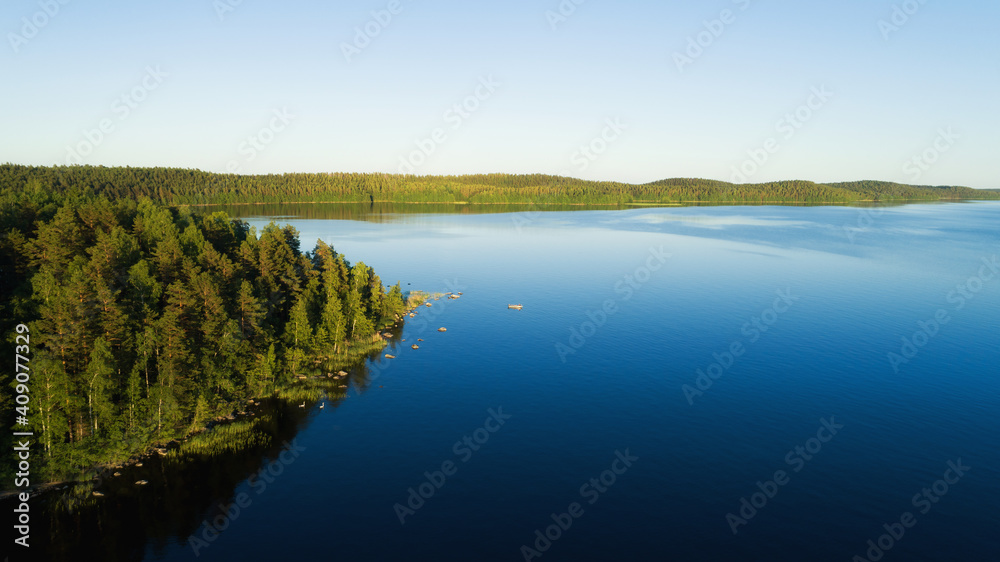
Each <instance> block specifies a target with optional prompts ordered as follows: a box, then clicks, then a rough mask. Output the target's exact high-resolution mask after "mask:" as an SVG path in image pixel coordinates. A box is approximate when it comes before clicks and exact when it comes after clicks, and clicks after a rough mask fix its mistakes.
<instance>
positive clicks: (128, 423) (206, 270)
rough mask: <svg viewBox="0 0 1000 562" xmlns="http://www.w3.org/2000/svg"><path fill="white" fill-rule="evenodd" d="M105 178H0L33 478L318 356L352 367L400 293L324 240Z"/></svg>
mask: <svg viewBox="0 0 1000 562" xmlns="http://www.w3.org/2000/svg"><path fill="white" fill-rule="evenodd" d="M102 191H103V194H94V193H93V191H91V190H89V189H83V190H79V189H76V188H68V189H63V190H47V189H27V190H25V189H11V188H5V189H3V190H0V203H2V205H0V232H2V238H0V307H2V310H0V312H2V314H0V317H2V325H0V329H2V330H3V333H4V334H5V335H6V337H5V341H8V343H9V344H10V346H9V348H8V351H9V352H11V354H13V352H14V345H15V342H14V337H15V334H16V331H15V326H17V325H19V324H24V325H25V326H27V327H28V328H29V330H30V332H29V336H30V354H29V359H30V362H29V363H27V364H26V365H27V366H28V368H29V371H27V372H28V373H29V374H30V381H29V383H28V387H29V388H30V391H29V395H30V402H29V404H28V408H29V410H28V414H29V415H28V417H29V419H30V425H29V426H28V427H23V426H16V429H15V431H31V432H33V433H34V441H33V443H34V445H33V449H32V465H31V469H32V471H31V472H32V477H31V483H32V484H35V483H39V482H43V481H51V480H56V479H63V478H72V477H73V476H75V475H77V474H80V473H82V472H85V471H86V470H88V469H91V468H93V467H94V466H96V465H100V464H102V463H112V462H121V461H123V460H126V459H128V458H130V457H132V456H134V455H136V454H138V453H140V452H142V451H143V450H144V449H146V448H148V447H149V446H150V445H151V444H153V443H165V442H168V441H170V440H171V439H174V438H177V437H181V436H184V435H186V434H188V433H190V432H192V431H195V430H197V429H198V428H199V427H201V426H203V424H205V423H206V422H208V421H209V420H212V419H213V418H217V417H219V416H226V415H229V414H231V413H232V412H233V411H235V410H238V409H239V408H240V407H241V405H243V404H245V403H246V401H247V400H248V399H251V398H254V397H258V398H260V397H269V396H274V395H276V394H277V393H280V392H281V390H282V389H283V388H286V387H290V386H292V385H293V384H297V383H298V378H299V376H298V375H300V374H302V373H306V374H313V373H314V372H315V371H316V370H317V369H319V368H320V366H319V365H318V364H319V363H320V362H321V361H324V363H323V365H322V367H325V368H336V367H330V365H331V364H336V365H345V366H346V365H349V364H350V362H351V361H357V360H358V358H359V357H363V356H364V355H365V354H367V353H369V352H371V351H372V350H377V349H381V346H383V345H384V341H383V339H382V336H381V335H380V334H379V331H380V330H381V329H382V328H383V327H386V326H389V325H393V324H395V323H397V322H398V321H399V320H400V319H401V318H402V315H403V314H404V312H405V310H406V308H407V306H408V304H407V302H406V297H405V296H404V294H403V292H402V290H401V288H400V285H399V283H398V282H397V283H396V284H395V285H393V286H391V287H386V286H385V285H383V282H382V280H381V279H380V278H379V276H378V275H377V274H376V273H375V272H374V271H373V270H372V269H371V268H370V267H368V266H366V265H365V264H364V263H363V262H360V261H359V262H357V263H354V264H351V263H350V262H349V261H347V259H346V258H345V257H344V256H343V255H341V254H339V253H337V252H336V251H335V250H334V249H333V248H332V247H330V246H329V245H327V244H326V243H324V242H322V241H318V242H317V243H316V246H315V247H314V249H313V250H311V251H309V252H303V251H302V250H301V249H300V242H299V238H298V233H297V232H296V231H295V229H294V228H292V227H290V226H284V227H279V226H277V225H275V224H273V223H272V224H270V225H268V226H267V227H266V228H263V229H262V231H261V232H259V233H258V232H256V231H255V229H253V228H250V227H249V226H248V225H247V224H246V223H245V222H243V221H241V220H234V219H230V218H229V217H228V216H227V215H225V214H224V213H221V212H214V213H207V214H197V213H194V212H192V211H191V208H189V207H184V208H180V209H176V208H169V207H167V206H165V205H163V204H162V203H159V202H155V201H153V200H151V199H150V198H148V197H146V196H143V195H139V196H138V197H135V198H133V197H127V196H122V197H118V198H115V199H111V198H109V197H107V196H106V195H105V194H106V193H107V192H106V191H104V190H102ZM26 339H27V338H26ZM331 362H332V363H331ZM13 375H14V370H13V369H5V370H4V371H3V372H2V374H0V377H2V380H0V384H3V385H4V387H5V389H12V388H14V384H15V383H14V380H13V378H14V377H13ZM11 395H12V393H11V392H10V391H9V390H5V391H4V392H3V395H2V398H0V400H2V403H0V412H2V413H3V414H2V415H3V422H4V425H5V426H6V427H8V428H10V427H15V426H14V423H15V420H14V416H13V413H14V411H15V406H17V405H16V404H14V402H13V399H12V396H11ZM18 415H20V413H19V414H18ZM10 433H11V432H9V431H8V432H4V438H3V439H5V440H7V441H6V442H4V443H2V445H3V446H4V447H5V448H6V447H9V446H10V442H9V439H10ZM7 450H8V451H9V450H10V449H9V448H7ZM2 466H3V468H2V470H3V472H4V474H3V478H4V482H5V486H10V485H11V483H12V482H13V481H14V479H13V478H12V477H10V476H11V475H12V469H13V466H11V463H7V462H5V463H2Z"/></svg>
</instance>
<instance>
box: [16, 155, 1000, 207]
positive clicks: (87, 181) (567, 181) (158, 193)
mask: <svg viewBox="0 0 1000 562" xmlns="http://www.w3.org/2000/svg"><path fill="white" fill-rule="evenodd" d="M0 186H2V187H8V188H24V189H28V190H34V189H44V190H52V191H56V192H65V191H71V190H80V191H82V192H88V193H94V194H103V195H105V196H107V197H109V198H112V199H117V198H123V197H125V198H131V199H136V198H139V197H149V198H150V199H153V200H154V201H159V202H162V203H166V204H169V205H194V204H234V203H262V202H272V203H279V202H311V201H318V202H364V203H369V202H380V201H381V202H396V203H428V202H437V203H454V202H462V203H482V204H496V203H535V204H595V205H613V204H617V205H622V204H630V203H640V204H641V203H647V204H648V203H698V202H704V203H739V202H749V203H754V202H788V203H850V202H854V201H859V200H864V201H890V200H902V199H908V200H935V199H998V198H1000V193H997V192H994V191H987V190H976V189H971V188H968V187H957V186H938V187H932V186H911V185H903V184H895V183H891V182H875V181H860V182H846V183H828V184H823V183H814V182H809V181H779V182H769V183H757V184H733V183H728V182H722V181H713V180H704V179H696V178H674V179H668V180H661V181H657V182H652V183H647V184H641V185H636V184H627V183H620V182H598V181H584V180H579V179H573V178H565V177H559V176H550V175H545V174H475V175H464V176H416V175H399V174H379V173H331V174H318V173H316V174H270V175H237V174H215V173H209V172H202V171H199V170H188V169H177V168H130V167H118V168H106V167H103V166H52V167H45V166H22V165H16V164H4V165H0Z"/></svg>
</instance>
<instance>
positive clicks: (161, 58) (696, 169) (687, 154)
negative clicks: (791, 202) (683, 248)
mask: <svg viewBox="0 0 1000 562" xmlns="http://www.w3.org/2000/svg"><path fill="white" fill-rule="evenodd" d="M577 2H579V4H577ZM894 9H895V10H896V11H895V16H894ZM46 10H47V11H48V13H46ZM726 10H728V12H725V11H726ZM393 11H394V12H396V13H395V14H393V13H391V12H393ZM50 14H51V15H50ZM997 21H1000V4H998V3H997V2H988V1H985V0H981V1H980V0H949V1H947V2H945V1H944V0H924V1H923V2H921V1H919V0H907V1H906V2H900V1H898V0H889V1H878V0H864V1H862V0H841V1H839V2H802V1H801V0H798V1H793V0H712V1H708V2H671V1H663V2H652V1H649V2H639V1H622V0H617V1H614V2H612V1H610V0H562V1H561V2H560V0H536V1H528V0H507V1H505V2H457V1H450V0H438V1H430V0H426V1H422V0H398V1H396V0H393V1H390V0H364V1H353V2H323V1H318V0H317V1H309V0H285V1H282V2H276V1H270V2H267V1H264V0H217V1H213V0H173V1H170V2H167V1H163V0H161V1H158V2H157V1H144V2H102V1H98V0H40V1H39V0H6V1H5V2H4V3H3V7H2V8H0V31H2V32H3V34H4V44H3V46H2V48H0V76H2V78H3V79H2V80H0V100H2V105H0V108H2V121H0V123H2V125H0V126H2V127H3V134H2V137H0V162H4V161H7V162H14V163H22V164H45V165H50V164H64V163H76V162H79V163H83V164H92V165H107V166H121V165H130V166H170V167H183V168H198V169H202V170H208V171H216V172H223V171H226V170H227V169H230V170H238V171H240V172H243V173H281V172H332V171H352V172H353V171H363V172H398V171H401V170H402V171H406V172H412V173H416V174H464V173H480V172H509V173H536V172H540V173H551V174H564V175H570V176H574V177H582V178H586V179H604V180H620V181H628V182H636V183H642V182H649V181H655V180H657V179H663V178H669V177H703V178H711V179H720V180H727V181H731V180H733V179H736V180H737V181H741V182H742V181H754V182H756V181H771V180H781V179H809V180H814V181H847V180H856V179H880V180H890V181H899V182H906V183H917V184H934V185H940V184H954V185H968V186H971V187H990V188H997V187H1000V174H998V173H997V171H996V162H997V152H998V148H1000V142H998V141H1000V111H998V110H997V109H996V104H997V100H998V99H1000V33H997V32H996V22H997ZM880 22H882V23H880ZM817 92H819V94H817ZM456 104H457V106H458V107H457V108H456ZM810 106H811V107H810ZM102 128H103V129H104V130H103V131H102V130H101V129H102ZM914 158H916V159H917V161H914ZM736 171H739V174H737V173H736Z"/></svg>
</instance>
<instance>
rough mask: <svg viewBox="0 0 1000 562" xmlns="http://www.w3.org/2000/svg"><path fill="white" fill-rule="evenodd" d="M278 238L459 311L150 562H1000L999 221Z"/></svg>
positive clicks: (763, 214)
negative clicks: (216, 523) (330, 249)
mask: <svg viewBox="0 0 1000 562" xmlns="http://www.w3.org/2000/svg"><path fill="white" fill-rule="evenodd" d="M291 214H292V215H294V212H291ZM282 222H290V223H291V224H293V225H294V226H295V227H296V228H297V229H299V231H300V232H301V235H302V240H303V248H307V247H311V246H312V244H313V242H314V241H315V239H317V238H322V239H324V240H326V241H327V242H330V243H331V244H333V245H334V246H335V248H336V249H337V250H338V251H339V252H342V253H345V254H346V255H347V257H348V258H349V259H351V260H352V261H358V260H363V261H364V262H365V263H367V264H368V265H370V266H372V267H374V268H375V270H376V271H377V272H378V273H379V274H380V275H381V276H382V279H383V281H385V282H386V283H394V282H396V281H397V280H400V281H401V282H402V284H403V286H404V288H409V289H416V288H420V289H425V290H429V291H440V292H447V291H462V292H463V293H464V296H463V297H462V298H461V299H459V300H455V301H451V300H443V299H442V300H440V301H432V304H433V306H432V307H430V308H426V309H422V311H421V313H420V315H419V316H417V318H415V319H413V320H410V321H409V323H408V325H407V327H406V329H405V332H404V334H403V337H405V338H407V342H406V344H405V345H404V346H401V347H400V348H398V349H396V350H395V351H389V352H390V353H394V354H395V355H397V356H398V358H397V359H395V360H391V361H383V362H381V363H378V364H373V365H372V375H373V376H374V377H375V378H374V380H373V381H371V384H370V385H369V386H368V388H367V389H366V390H365V391H364V392H360V391H359V389H357V388H351V389H350V391H349V397H348V398H347V399H346V400H345V401H344V402H343V403H342V404H341V405H340V406H339V407H337V408H330V407H328V408H325V409H323V410H320V409H318V407H317V408H315V409H314V410H313V411H312V412H311V413H310V414H309V415H310V416H311V421H310V422H309V423H308V425H307V426H306V427H305V429H304V430H302V431H301V432H300V433H299V434H298V436H297V440H296V446H297V447H298V448H299V450H297V451H296V452H295V453H296V454H297V455H298V456H294V455H293V454H291V453H289V454H287V455H286V457H285V458H286V459H287V460H288V461H289V462H284V463H280V474H278V475H277V476H274V477H273V478H272V481H271V482H270V483H268V484H267V485H266V488H265V487H264V486H262V485H261V483H260V481H254V482H245V483H244V484H243V485H241V486H240V487H238V488H237V489H236V491H235V492H234V494H233V495H232V496H231V497H228V498H219V500H220V501H224V502H232V501H234V500H235V499H237V498H238V497H240V494H245V495H244V496H242V498H243V500H244V503H246V504H247V505H246V507H244V508H242V509H241V510H240V513H239V514H238V515H237V516H235V517H233V518H231V520H229V521H227V522H226V523H227V528H226V529H225V531H223V532H222V533H221V534H220V535H219V536H218V537H217V538H214V540H212V541H211V542H208V541H206V543H205V545H204V546H202V547H200V548H199V549H198V552H197V556H196V553H195V548H193V547H192V543H191V542H189V540H188V538H187V537H177V538H176V539H175V541H176V542H173V543H171V544H167V545H158V546H157V547H152V546H149V547H148V548H147V552H146V554H147V557H148V558H149V559H162V560H191V559H195V558H198V559H201V560H240V559H244V560H264V559H276V560H295V559H318V560H330V559H344V560H477V561H478V560H512V561H513V560H524V559H525V558H526V557H528V558H530V559H532V560H535V559H539V558H537V557H532V556H533V553H531V552H528V551H523V550H522V547H530V548H532V549H537V554H540V555H541V558H540V559H542V560H545V561H549V560H552V561H555V560H685V561H688V560H691V561H694V560H706V561H718V560H767V561H785V560H788V561H825V560H841V561H848V560H851V559H852V557H853V556H856V555H857V556H860V559H863V560H865V559H869V558H868V555H867V554H866V551H869V550H870V545H869V544H868V541H869V540H871V541H873V543H872V544H874V545H876V546H877V545H878V542H879V541H880V536H882V535H886V536H884V537H881V544H882V547H881V548H879V550H871V551H870V554H871V556H872V559H874V558H875V557H878V556H884V558H883V559H884V560H887V561H888V560H907V561H910V560H994V559H997V555H998V553H1000V541H998V539H997V538H996V537H997V533H996V530H997V526H998V525H1000V516H998V511H997V509H998V505H1000V470H998V467H1000V423H998V421H1000V420H998V417H1000V416H998V413H997V412H998V411H1000V392H998V391H1000V381H998V373H1000V369H998V365H1000V271H998V272H995V271H993V269H991V267H990V266H988V265H987V264H988V263H989V264H996V262H995V261H991V260H993V259H995V256H997V255H1000V229H998V226H1000V204H996V203H983V204H979V203H974V204H971V203H970V204H949V205H910V206H904V207H895V208H889V209H881V210H879V209H875V210H865V209H856V208H830V207H818V208H793V207H709V208H676V209H641V210H631V211H606V212H604V211H587V212H571V213H562V212H559V213H521V214H514V215H511V214H497V215H475V216H464V215H399V216H395V217H384V221H383V222H379V223H374V222H360V221H344V220H341V221H334V220H329V221H325V220H295V219H294V218H288V217H285V218H283V219H282ZM253 223H254V224H256V225H258V226H260V225H263V224H265V223H266V220H263V219H254V220H253ZM860 226H863V227H864V228H863V229H861V228H860ZM667 254H669V257H668V256H667ZM984 260H986V261H984ZM993 267H994V268H995V267H1000V266H997V265H993ZM958 286H961V291H962V292H959V290H958ZM963 292H964V295H963ZM509 303H520V304H523V305H524V309H523V310H521V311H516V310H509V309H508V308H507V305H508V304H509ZM605 307H606V308H605ZM608 311H610V313H609V312H608ZM935 316H937V319H936V320H935ZM929 320H933V321H932V322H928V321H929ZM918 322H922V323H923V324H918ZM442 326H443V327H446V328H447V332H445V333H440V332H438V331H437V328H438V327H442ZM417 338H421V339H424V340H425V341H424V342H421V343H420V349H419V350H412V349H410V348H409V345H410V344H411V343H414V342H415V340H416V339H417ZM903 338H906V339H907V340H908V342H909V343H907V344H904V342H903ZM914 340H915V341H914ZM911 345H912V348H911V347H910V346H911ZM733 352H736V353H733ZM890 353H895V354H897V355H898V358H891V356H890V355H889V354H890ZM904 361H905V362H904ZM699 371H701V372H702V373H705V374H704V375H700V374H699ZM709 374H711V375H712V377H714V378H712V377H709ZM685 385H687V387H685ZM491 411H492V412H496V413H497V414H502V415H499V416H496V417H494V416H493V415H492V414H491V413H490V412H491ZM506 416H509V418H506V419H503V423H502V425H501V424H500V423H499V422H498V421H496V420H497V418H498V417H499V418H505V417H506ZM488 418H492V420H491V421H487V419H488ZM831 427H832V428H833V429H830V428H831ZM477 430H478V431H477ZM465 437H468V438H469V439H470V440H471V444H472V445H466V444H464V443H462V440H463V439H464V438H465ZM477 438H478V439H479V442H478V443H477V441H476V439H477ZM473 445H474V446H475V447H476V448H477V449H478V450H473ZM797 447H798V448H799V449H796V448H797ZM622 458H624V459H627V463H626V462H625V461H624V460H621V459H622ZM959 460H960V463H959ZM949 463H952V464H954V465H956V466H959V464H961V465H962V466H967V467H969V468H968V470H966V469H964V468H960V470H959V471H958V472H955V471H954V470H951V471H950V472H947V473H946V471H949ZM443 469H444V470H447V472H450V473H451V474H450V475H446V474H445V472H444V471H443ZM437 471H442V472H441V474H440V475H437V474H434V473H435V472H437ZM778 471H781V472H782V473H783V474H781V473H779V474H778V475H777V480H778V481H779V482H780V484H779V483H773V482H772V481H774V480H775V477H776V472H778ZM275 472H279V470H277V468H275ZM425 472H427V473H430V479H431V480H433V481H435V482H436V483H437V484H438V485H440V487H437V486H435V485H434V483H428V476H425ZM602 477H603V478H604V482H603V483H602V482H601V480H600V479H601V478H602ZM945 478H947V479H948V480H950V481H951V483H950V484H946V483H945V482H944V479H945ZM591 479H597V480H596V481H595V483H591ZM938 480H942V482H940V483H938V484H937V486H936V489H935V487H934V486H935V482H936V481H938ZM758 482H760V484H761V485H760V486H758ZM422 484H424V486H423V488H422V489H421V485H422ZM945 486H946V488H945ZM262 488H263V489H262ZM411 488H412V489H413V490H414V491H415V492H417V493H419V491H423V492H425V495H430V492H431V491H433V495H431V496H430V497H429V498H427V499H422V501H423V503H422V505H421V504H419V503H418V502H417V500H415V499H413V500H412V501H413V503H412V504H411V507H413V506H418V508H416V509H412V512H407V511H402V508H401V507H394V506H396V504H400V505H401V506H405V505H406V504H407V500H408V496H410V491H409V490H410V489H411ZM431 488H433V490H431ZM925 488H926V489H928V490H927V494H928V495H927V496H921V494H923V490H924V489H925ZM757 492H760V493H758V494H757V495H755V493H757ZM768 496H770V497H768ZM914 496H918V497H916V498H914ZM744 498H745V499H746V502H747V503H743V502H742V500H743V499H744ZM765 501H766V503H764V502H765ZM754 503H756V507H752V506H753V504H754ZM574 504H578V505H574ZM747 505H750V506H751V507H747ZM741 507H742V513H741ZM407 509H410V508H407ZM907 512H909V513H910V514H911V516H910V517H906V516H905V515H904V514H905V513H907ZM564 513H566V514H567V515H562V514H564ZM400 514H402V515H403V523H401V521H400ZM729 514H732V516H731V517H727V515H729ZM553 515H555V516H556V517H555V520H558V521H561V522H562V523H563V526H564V527H568V528H566V529H565V530H564V529H562V528H559V527H550V526H552V525H557V523H554V519H553ZM574 515H576V516H575V517H574ZM901 517H902V518H903V519H904V522H905V523H907V524H912V526H904V525H903V524H902V523H900V520H901ZM914 521H915V524H914ZM886 524H888V525H889V527H888V528H889V531H887V530H886V528H884V527H883V525H886ZM547 528H548V532H549V533H550V536H551V537H556V536H557V537H558V538H555V539H554V540H550V539H544V540H542V539H539V538H538V537H539V536H540V535H544V533H546V529H547ZM734 528H735V529H736V531H737V532H736V533H735V534H734V532H733V529H734ZM536 531H539V534H536ZM890 532H892V533H895V534H896V535H897V536H896V537H895V538H894V537H892V536H891V535H890V534H889V533H890ZM883 549H887V550H885V552H884V553H883V552H882V550H883Z"/></svg>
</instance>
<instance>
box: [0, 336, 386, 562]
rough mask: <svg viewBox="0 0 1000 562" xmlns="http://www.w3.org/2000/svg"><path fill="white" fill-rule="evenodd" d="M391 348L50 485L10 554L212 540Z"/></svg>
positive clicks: (66, 553) (124, 549)
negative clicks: (24, 545)
mask: <svg viewBox="0 0 1000 562" xmlns="http://www.w3.org/2000/svg"><path fill="white" fill-rule="evenodd" d="M389 331H391V332H392V333H393V334H396V335H394V336H393V337H391V338H387V339H386V340H385V341H386V342H387V343H388V344H389V345H392V346H394V347H395V346H398V345H400V343H399V337H400V336H399V335H398V334H400V333H401V329H399V328H398V327H393V328H390V329H389ZM381 353H382V346H381V345H380V346H377V349H374V350H373V351H369V352H368V353H367V354H365V355H363V356H361V357H360V358H359V359H358V360H357V362H356V363H355V364H354V365H352V366H350V367H342V364H341V363H342V360H341V362H337V361H327V362H323V363H320V364H318V365H314V366H313V368H312V369H311V371H310V373H309V375H308V378H307V380H305V381H299V382H298V383H297V384H295V385H293V386H292V387H291V388H289V389H286V390H285V391H283V392H282V398H268V399H263V400H260V401H257V402H256V403H255V404H248V405H247V407H246V410H245V412H244V413H242V414H241V415H239V416H237V417H236V418H235V419H233V420H231V421H224V422H221V423H216V424H213V425H211V426H210V427H209V428H208V429H207V430H205V431H203V432H201V433H198V434H196V435H194V436H191V437H189V438H187V439H185V440H183V441H173V442H171V443H169V444H168V445H167V446H166V447H163V448H160V449H157V450H154V452H152V453H151V454H149V455H147V456H145V457H143V458H142V459H140V460H139V461H138V462H137V463H135V464H131V465H128V466H122V467H116V468H109V469H108V470H106V471H105V472H104V473H102V474H101V475H99V476H98V477H97V478H95V479H93V480H91V481H86V482H77V483H67V484H61V485H56V486H52V487H49V488H47V489H46V490H45V491H43V492H41V493H39V494H38V495H37V496H34V497H32V498H31V500H30V502H29V505H30V510H31V511H30V513H31V521H30V523H31V534H30V539H31V540H30V545H31V547H30V549H24V550H23V551H12V552H11V555H12V556H11V558H10V560H11V561H17V560H47V561H48V560H80V559H86V558H88V555H87V553H89V554H93V553H100V555H99V558H100V559H101V560H103V561H109V562H113V561H125V560H131V561H136V560H142V559H143V558H144V556H145V553H146V552H147V551H148V550H150V549H151V550H152V551H153V552H154V553H155V555H159V554H160V553H162V552H163V551H165V550H166V548H167V547H168V546H169V545H170V544H172V543H173V544H176V543H179V544H184V545H189V544H191V541H194V542H195V543H196V544H197V539H201V540H205V538H204V537H205V536H206V534H205V531H206V527H205V526H206V522H210V524H212V526H213V527H216V526H217V527H218V528H221V529H223V532H224V529H225V528H226V527H228V521H227V518H229V517H231V516H232V515H233V512H232V511H230V512H229V513H228V514H227V509H229V510H232V509H233V508H232V506H233V504H234V502H236V501H237V499H238V498H239V497H240V494H238V493H237V489H238V488H239V487H240V486H242V485H243V484H244V483H249V484H250V489H249V491H245V492H241V493H243V494H246V496H243V497H244V499H245V498H247V497H249V499H250V501H251V502H252V501H253V498H254V497H256V496H257V495H258V494H260V493H262V492H263V491H264V490H265V489H266V486H267V484H268V482H269V481H270V482H273V481H274V479H275V475H279V476H278V477H280V473H281V472H282V471H283V470H284V465H287V464H291V462H294V459H295V458H297V457H298V455H299V449H298V448H297V446H296V444H295V437H296V435H297V434H298V433H299V432H300V431H302V430H303V429H305V428H307V427H308V426H309V424H310V423H311V422H312V420H313V419H314V418H315V416H316V414H317V413H318V411H319V410H320V406H321V405H322V406H323V408H324V409H335V408H337V407H338V406H339V405H340V404H341V403H342V402H343V400H344V399H346V397H347V394H346V392H347V390H348V389H351V388H353V389H355V391H356V392H358V393H364V392H365V391H367V389H368V388H369V387H370V386H371V382H372V381H371V378H372V375H371V371H370V369H369V366H368V361H374V360H376V359H378V357H379V356H380V355H381ZM341 373H342V374H341ZM303 404H304V406H302V405H303ZM244 503H246V502H245V501H244ZM15 507H17V501H16V499H15V498H14V497H9V498H5V499H4V500H3V501H0V509H2V510H3V511H4V512H5V513H12V512H13V511H14V509H15ZM237 517H238V515H237ZM212 530H213V529H209V532H208V534H207V536H208V537H209V538H212ZM213 540H214V538H213ZM206 543H208V544H210V542H209V541H206ZM7 544H8V545H11V544H13V538H11V539H10V540H9V541H8V542H7ZM4 550H9V549H8V548H5V549H4ZM192 554H194V553H193V552H192Z"/></svg>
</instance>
